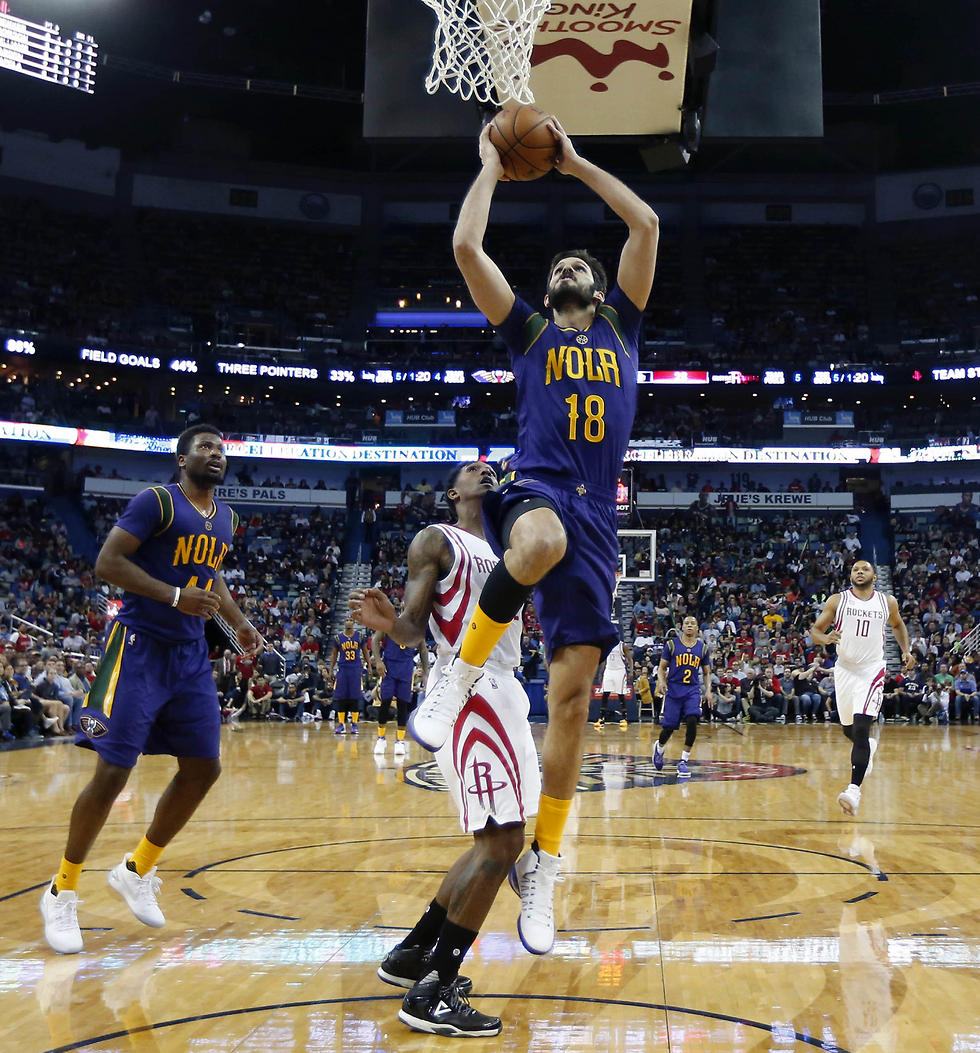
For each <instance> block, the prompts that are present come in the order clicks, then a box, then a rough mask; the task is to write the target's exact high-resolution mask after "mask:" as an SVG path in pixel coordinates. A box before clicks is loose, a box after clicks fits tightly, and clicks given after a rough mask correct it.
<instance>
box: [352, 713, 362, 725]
mask: <svg viewBox="0 0 980 1053" xmlns="http://www.w3.org/2000/svg"><path fill="white" fill-rule="evenodd" d="M360 715H361V714H360V713H351V715H350V722H351V723H352V724H356V723H357V718H358V717H359V716H360Z"/></svg>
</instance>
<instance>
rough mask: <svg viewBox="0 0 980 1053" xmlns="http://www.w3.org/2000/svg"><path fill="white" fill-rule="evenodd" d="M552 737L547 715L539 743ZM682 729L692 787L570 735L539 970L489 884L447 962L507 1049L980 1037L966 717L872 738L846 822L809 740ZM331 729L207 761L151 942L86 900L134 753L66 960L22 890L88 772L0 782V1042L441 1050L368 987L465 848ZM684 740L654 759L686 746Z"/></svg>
mask: <svg viewBox="0 0 980 1053" xmlns="http://www.w3.org/2000/svg"><path fill="white" fill-rule="evenodd" d="M542 730H543V728H537V729H536V733H537V734H540V732H541V731H542ZM739 730H744V734H735V733H734V732H733V731H732V730H731V729H730V728H702V730H701V735H700V737H699V740H698V743H697V746H696V750H695V753H694V760H695V761H696V763H695V764H694V765H693V766H692V771H693V778H691V779H690V781H689V782H687V783H681V784H678V783H677V781H676V776H675V774H674V771H673V765H672V763H671V762H668V765H667V767H666V768H665V771H664V774H663V776H659V775H657V773H656V772H655V771H654V769H653V765H652V763H651V762H650V746H651V727H650V725H644V726H642V727H635V726H634V727H631V728H630V729H629V730H627V731H622V730H620V729H619V728H618V727H617V728H615V729H606V730H604V731H602V732H594V731H592V730H591V729H590V731H589V744H588V749H589V755H588V757H587V761H586V765H585V770H584V772H583V779H582V792H581V793H579V795H578V797H577V799H576V802H575V805H574V808H573V812H572V818H571V821H570V825H569V835H568V837H567V841H566V850H565V855H566V879H565V881H564V883H563V884H561V885H559V886H558V928H559V933H558V941H557V944H556V946H555V950H554V952H553V953H552V954H551V955H549V956H546V957H541V958H535V957H533V956H531V955H529V954H528V953H527V952H525V950H524V949H523V947H522V946H521V943H520V941H519V940H518V938H517V935H516V928H515V922H516V918H517V913H518V901H517V899H516V897H515V896H514V895H513V893H512V892H511V891H510V890H509V888H506V887H505V888H504V889H503V890H502V891H501V893H500V896H499V898H498V901H497V903H496V905H495V907H494V909H493V912H492V913H491V915H490V918H489V920H488V924H487V926H486V929H485V932H484V933H483V935H482V937H481V939H480V941H479V942H478V943H477V945H476V947H475V949H474V951H473V953H472V954H471V956H470V957H469V958H468V959H467V962H466V967H465V968H464V972H466V973H467V974H468V975H471V976H472V977H473V981H474V994H473V996H472V1001H473V1004H474V1005H475V1006H476V1007H477V1008H479V1009H481V1010H482V1011H484V1012H488V1013H492V1014H495V1015H499V1016H500V1017H502V1019H503V1021H504V1030H503V1033H502V1034H501V1035H500V1036H499V1037H497V1038H492V1039H484V1040H483V1044H484V1046H485V1047H486V1048H489V1049H494V1050H507V1051H515V1053H517V1051H520V1053H525V1051H529V1050H535V1051H542V1053H546V1051H556V1053H557V1051H562V1053H569V1051H573V1050H589V1051H592V1053H618V1051H624V1053H625V1051H634V1050H661V1049H662V1050H683V1051H685V1053H692V1051H696V1053H733V1051H766V1053H770V1051H780V1053H781V1051H784V1050H786V1051H789V1050H800V1051H802V1050H805V1049H819V1050H836V1051H840V1053H845V1051H846V1053H858V1051H862V1053H868V1051H889V1053H892V1051H894V1053H920V1051H926V1050H936V1051H953V1050H956V1051H967V1050H980V1008H978V1007H980V982H978V977H980V970H978V967H980V881H978V873H980V866H978V862H977V851H976V842H977V838H978V836H980V829H978V828H980V806H978V804H977V797H976V775H977V765H978V763H980V733H978V732H980V729H976V728H974V727H953V728H936V727H910V728H906V727H898V726H891V725H889V726H887V727H885V728H884V729H883V730H884V734H883V736H882V742H881V748H880V749H879V751H878V754H877V757H876V761H875V770H874V773H873V774H872V775H871V777H870V778H869V780H868V781H867V782H866V784H865V793H864V800H863V802H862V805H861V813H860V817H859V821H853V820H848V819H845V818H844V817H843V816H842V815H841V812H840V809H839V807H838V806H837V804H836V797H837V794H838V792H839V791H840V790H841V789H842V788H843V787H844V785H845V783H846V782H847V778H846V774H847V757H848V747H847V744H846V742H845V740H844V739H843V737H842V735H841V733H840V729H839V728H838V727H836V726H834V727H824V726H819V725H818V726H809V725H805V726H802V727H797V726H787V727H767V726H759V727H757V726H750V727H746V728H744V729H739ZM373 745H374V725H372V724H367V725H362V732H361V737H360V739H359V740H358V741H356V742H355V741H352V740H348V739H339V738H336V737H335V736H334V735H333V734H332V730H331V728H330V727H329V726H324V727H319V726H309V725H245V729H244V731H243V733H242V734H238V735H232V734H230V733H228V732H227V729H225V740H224V750H225V762H224V763H225V770H224V775H223V777H222V779H221V780H220V782H219V783H218V785H217V787H216V788H215V790H214V791H213V792H212V795H211V796H210V797H209V799H208V801H207V802H206V803H205V805H204V807H203V808H202V810H201V811H200V812H199V813H198V816H197V817H195V819H194V820H193V821H192V822H191V824H190V825H189V826H188V828H187V829H186V830H185V832H184V834H183V835H182V836H181V837H180V838H179V839H178V840H177V841H176V842H175V843H174V844H173V845H172V846H171V847H170V849H169V850H168V851H167V853H166V854H165V855H164V857H163V860H162V861H161V870H160V872H161V876H162V877H163V879H164V886H163V893H162V897H161V904H162V906H163V909H164V911H165V913H166V915H167V926H166V927H165V928H163V929H148V928H145V927H143V926H141V925H140V924H139V923H138V922H137V921H136V920H135V918H133V917H132V916H131V915H130V913H129V911H128V909H127V908H126V906H125V904H124V903H123V902H122V901H121V900H120V899H118V897H116V895H115V894H114V893H113V892H112V891H111V890H110V889H109V888H108V887H107V885H106V881H105V878H106V873H107V871H108V870H109V869H110V868H111V867H112V866H114V865H115V864H116V863H117V862H118V861H119V859H120V858H121V856H122V854H123V853H124V852H125V851H129V850H131V849H132V848H133V847H134V846H135V844H136V842H137V841H138V840H139V837H140V835H141V834H142V832H143V831H144V829H145V826H146V824H147V822H148V820H149V818H150V815H151V812H152V810H153V807H154V805H155V803H156V801H157V797H158V795H159V793H160V792H161V790H162V789H163V787H164V786H165V784H166V782H167V781H168V779H169V777H170V771H171V765H170V763H169V762H168V760H167V759H163V758H145V759H144V760H143V761H142V762H141V763H140V765H139V766H138V768H137V770H136V772H135V773H134V775H133V777H132V779H131V780H130V783H129V786H128V787H127V789H126V791H124V793H123V795H122V797H121V798H120V800H119V801H118V803H117V805H116V808H115V810H114V812H113V814H112V816H111V818H110V820H109V823H108V825H107V827H106V829H105V831H104V833H103V835H102V838H101V840H100V841H99V843H98V844H97V845H96V848H95V851H94V852H93V855H92V858H91V859H90V861H89V864H90V869H89V870H87V871H86V872H85V874H84V875H83V878H82V884H81V887H80V890H79V892H80V896H81V899H82V900H83V903H82V906H81V909H80V918H81V923H82V927H83V934H84V938H85V944H86V946H85V951H84V952H83V953H82V954H79V955H73V956H59V955H56V954H54V953H53V952H51V951H50V950H49V949H48V947H47V945H46V944H45V943H44V942H43V939H42V936H41V919H40V915H39V913H38V909H37V901H38V897H39V895H40V890H41V888H42V886H43V884H44V883H45V882H46V880H47V879H49V877H50V875H51V874H52V873H53V871H54V869H55V867H56V866H57V863H58V860H59V859H60V856H61V851H62V848H63V842H64V834H65V829H66V824H67V819H68V811H69V809H70V807H71V804H72V802H73V800H74V798H75V795H76V794H77V792H78V791H79V790H80V789H81V787H82V786H83V785H84V784H85V782H86V781H87V779H88V775H89V772H90V770H91V767H92V764H93V759H92V756H91V754H89V753H87V752H86V751H82V750H78V749H75V748H74V747H72V746H68V745H61V744H58V745H53V746H48V747H45V748H38V749H28V750H20V751H14V752H7V753H5V754H4V755H3V758H2V767H0V788H2V792H3V802H4V805H5V807H4V828H3V830H2V833H0V851H2V856H3V859H4V870H3V872H4V878H5V880H4V889H3V893H2V896H0V984H2V995H3V1001H2V1005H3V1013H2V1021H0V1049H2V1050H10V1051H16V1053H41V1051H53V1050H75V1049H84V1050H91V1051H94V1053H109V1051H127V1050H166V1051H178V1050H179V1051H181V1053H183V1051H187V1050H194V1051H195V1053H212V1051H214V1053H218V1051H221V1053H227V1051H232V1050H234V1051H236V1053H237V1051H243V1053H244V1051H262V1053H268V1051H316V1050H323V1051H341V1050H342V1051H344V1053H366V1051H373V1053H382V1051H384V1053H388V1051H396V1050H397V1051H413V1050H438V1049H440V1048H444V1047H446V1046H447V1043H457V1044H458V1040H452V1039H443V1038H438V1037H435V1036H429V1035H420V1034H416V1033H413V1032H411V1031H409V1030H408V1029H407V1028H406V1027H405V1026H404V1025H402V1024H401V1023H400V1022H399V1021H398V1020H397V1018H396V1012H397V1009H398V1006H399V1001H400V995H399V993H398V991H397V989H396V988H393V987H389V986H386V985H385V984H383V983H382V982H381V981H380V980H378V979H377V977H376V975H375V969H376V968H377V965H378V963H379V961H380V959H381V958H382V957H383V955H384V953H385V952H386V950H387V949H388V948H389V947H390V946H391V945H393V944H394V943H396V942H397V941H398V940H399V939H400V938H401V936H402V935H403V934H404V931H405V930H406V928H408V927H410V926H411V925H412V924H413V923H414V922H415V920H416V918H417V916H418V914H419V912H420V911H421V909H422V908H423V907H424V905H425V903H427V902H428V900H429V899H431V897H432V895H433V893H434V891H435V889H436V887H437V885H438V882H439V879H440V877H441V874H442V872H443V871H444V870H445V868H446V867H447V866H448V865H449V863H450V862H451V861H452V860H453V859H454V858H455V857H456V855H458V854H459V852H461V851H462V850H463V848H464V847H465V846H466V844H467V843H468V839H467V838H466V837H465V836H464V835H463V834H462V833H461V832H460V831H459V827H458V825H457V823H456V819H455V816H454V815H453V814H451V812H450V801H449V798H448V796H447V795H446V794H445V793H444V792H441V791H440V790H439V789H438V788H437V787H436V781H437V774H436V773H435V772H434V770H433V769H434V765H432V764H431V763H430V757H429V755H428V754H427V753H424V752H423V751H422V750H421V749H420V748H419V747H418V746H415V745H412V746H411V747H410V750H409V755H408V757H407V759H406V761H405V763H404V765H398V766H396V763H395V761H394V760H393V759H392V747H391V745H390V744H389V746H388V754H387V756H386V757H385V758H376V757H375V756H374V754H373V749H372V747H373ZM679 750H680V742H679V741H678V736H677V735H675V736H674V738H673V739H672V740H671V743H670V745H669V747H668V756H669V757H670V758H673V759H676V758H677V756H679Z"/></svg>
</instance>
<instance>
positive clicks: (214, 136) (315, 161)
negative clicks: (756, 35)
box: [0, 0, 980, 172]
mask: <svg viewBox="0 0 980 1053" xmlns="http://www.w3.org/2000/svg"><path fill="white" fill-rule="evenodd" d="M8 2H9V6H10V9H11V11H12V13H14V14H15V15H18V16H20V17H22V18H26V19H30V20H32V21H44V20H50V21H55V22H58V23H59V24H60V25H61V27H62V29H63V30H68V31H73V30H75V29H81V30H85V31H86V32H90V33H92V35H93V36H94V37H95V38H96V39H97V40H98V42H99V44H100V47H101V51H102V53H103V54H104V55H107V56H108V64H107V65H106V66H105V67H103V68H101V69H100V70H99V79H98V82H97V92H96V95H95V96H92V97H90V96H85V95H82V94H80V93H75V92H71V91H67V90H63V89H59V88H57V87H54V86H51V85H46V84H40V83H37V82H34V81H31V80H29V79H28V78H24V77H18V76H17V75H16V74H13V73H9V72H7V71H0V89H2V90H0V126H2V127H3V128H5V129H7V130H16V129H35V130H40V131H44V132H47V133H48V134H50V135H52V136H54V137H57V138H63V137H64V138H77V139H82V140H84V141H86V142H89V143H91V144H92V145H113V146H120V147H122V148H123V150H124V152H125V154H126V155H127V156H129V157H132V158H137V157H140V158H144V157H161V156H164V157H165V156H167V155H172V154H178V155H180V156H181V157H182V158H184V159H186V158H188V157H189V156H196V157H197V158H200V159H205V160H206V159H207V158H208V157H209V156H210V157H222V158H226V159H232V160H234V159H245V158H248V159H251V160H256V161H277V162H284V163H289V164H295V165H304V166H316V167H320V168H328V169H358V170H372V169H374V170H380V171H385V170H392V169H402V170H411V169H428V170H432V169H447V170H449V171H460V172H465V171H470V170H472V167H473V152H472V148H471V147H470V146H469V145H468V144H446V145H439V146H435V147H433V146H431V145H428V146H426V148H425V149H424V150H423V149H419V148H413V147H412V146H410V145H405V144H399V145H395V144H370V143H365V142H364V140H363V138H362V136H361V134H360V129H361V116H362V114H361V105H360V103H359V102H358V101H357V99H358V96H359V93H360V91H361V89H362V88H363V82H364V40H365V20H366V18H365V9H366V4H365V2H364V0H351V2H347V3H344V2H339V3H338V2H335V0H323V2H321V3H317V4H314V3H309V2H305V3H304V2H297V0H249V2H248V3H242V2H241V0H234V2H233V0H92V2H88V3H85V4H79V3H78V2H77V0H8ZM404 2H405V3H413V2H420V0H404ZM821 9H822V19H823V41H824V91H825V124H826V136H825V139H824V140H823V141H822V142H821V143H799V142H786V143H753V144H751V145H748V146H746V145H741V146H739V145H738V144H731V143H726V144H719V143H716V144H706V146H705V147H704V148H703V149H702V151H701V154H700V155H699V157H698V158H697V160H696V162H695V166H694V167H695V168H696V169H701V170H706V171H723V172H736V171H739V170H751V171H756V172H758V171H773V172H781V171H800V170H803V171H805V170H808V169H814V170H819V169H823V170H843V171H847V170H851V171H855V170H856V171H875V170H882V169H895V168H899V169H900V168H914V167H926V166H930V165H936V164H964V163H974V162H978V161H980V94H973V93H972V92H970V93H966V94H964V95H963V96H962V97H960V98H938V99H932V100H929V99H925V100H922V101H913V102H901V103H893V104H890V105H884V106H882V105H879V106H873V105H869V104H868V102H869V100H870V96H871V93H874V92H892V91H900V90H907V91H916V90H919V89H928V88H937V87H939V86H941V85H950V84H965V83H968V82H971V81H975V80H976V77H977V70H978V69H980V5H978V4H977V3H976V0H947V3H945V4H943V5H940V6H939V7H936V6H930V5H928V4H923V3H922V2H921V0H822V3H821ZM395 43H396V42H395V41H393V46H395ZM115 60H119V62H118V64H115ZM134 65H139V66H141V67H145V68H141V70H140V72H135V71H134V69H133V66H134ZM175 70H181V71H184V72H185V73H187V72H189V73H197V74H204V75H208V76H213V77H218V78H220V77H228V78H242V77H251V78H260V79H264V80H269V81H277V82H281V83H283V84H294V83H296V84H300V85H305V86H309V87H311V88H313V89H319V90H321V91H324V92H326V93H327V94H331V93H333V94H334V95H335V98H334V99H323V98H296V97H293V96H292V95H286V96H276V95H269V94H246V93H245V92H243V91H241V90H237V89H235V88H233V87H214V86H191V85H188V84H187V83H174V80H173V78H172V77H170V76H168V73H170V72H172V71H175ZM977 90H978V91H980V85H978V86H977ZM345 100H350V101H345ZM707 127H708V130H709V131H710V102H709V120H708V125H707ZM617 160H618V163H619V166H620V167H625V168H637V169H640V168H642V162H641V161H640V158H639V154H638V152H637V151H632V150H631V151H626V152H625V155H624V153H623V152H622V151H620V153H619V155H618V158H617Z"/></svg>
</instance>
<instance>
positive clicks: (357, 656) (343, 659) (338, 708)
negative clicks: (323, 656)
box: [327, 618, 366, 736]
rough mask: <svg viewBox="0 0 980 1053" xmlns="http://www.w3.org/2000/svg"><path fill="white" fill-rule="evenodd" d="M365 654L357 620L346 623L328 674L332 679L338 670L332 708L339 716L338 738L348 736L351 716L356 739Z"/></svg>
mask: <svg viewBox="0 0 980 1053" xmlns="http://www.w3.org/2000/svg"><path fill="white" fill-rule="evenodd" d="M365 651H366V648H365V643H364V640H362V639H361V634H360V633H359V632H355V631H354V619H353V618H348V619H347V620H346V621H345V622H344V631H343V632H342V633H339V634H338V635H337V636H336V637H335V638H334V642H333V652H332V654H331V655H330V669H329V670H328V673H327V675H328V676H331V677H332V676H333V675H334V670H336V676H337V679H336V680H335V681H334V685H333V708H334V712H335V713H336V714H337V724H336V726H335V727H334V729H333V730H334V734H335V735H343V734H344V733H345V732H346V730H347V728H346V726H345V724H344V720H345V718H346V717H347V714H348V713H349V714H350V719H351V722H350V733H351V735H354V736H356V735H357V718H358V715H359V713H360V710H361V702H362V700H363V698H364V658H365ZM338 662H339V663H340V664H339V666H338Z"/></svg>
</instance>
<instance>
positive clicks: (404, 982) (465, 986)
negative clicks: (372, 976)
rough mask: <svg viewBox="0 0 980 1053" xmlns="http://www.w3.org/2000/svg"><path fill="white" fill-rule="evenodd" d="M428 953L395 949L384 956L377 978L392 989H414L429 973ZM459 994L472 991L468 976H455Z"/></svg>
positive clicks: (418, 950)
mask: <svg viewBox="0 0 980 1053" xmlns="http://www.w3.org/2000/svg"><path fill="white" fill-rule="evenodd" d="M429 962H430V956H429V952H428V951H424V950H422V948H421V947H396V948H395V949H394V950H392V951H389V952H388V953H387V954H386V955H385V959H384V961H383V962H382V963H381V965H380V966H379V967H378V977H379V978H380V979H382V980H384V982H385V983H386V984H391V985H392V986H393V987H405V988H409V987H414V986H415V985H416V984H417V983H418V982H419V980H421V979H422V977H423V976H425V975H426V974H427V973H428V972H431V969H432V967H431V965H430V964H429ZM456 986H457V987H458V988H459V993H460V994H462V995H468V994H469V993H470V991H472V990H473V981H472V980H471V979H470V978H469V977H468V976H457V977H456Z"/></svg>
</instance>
